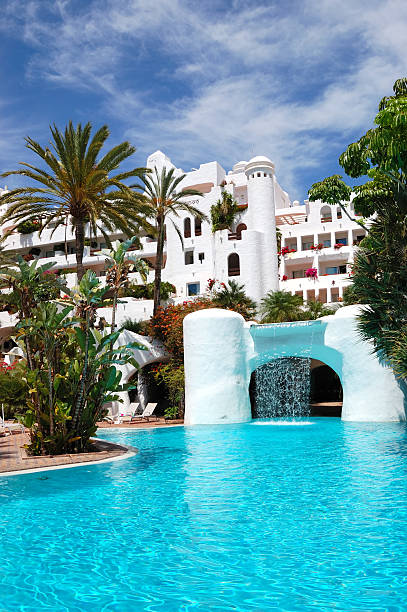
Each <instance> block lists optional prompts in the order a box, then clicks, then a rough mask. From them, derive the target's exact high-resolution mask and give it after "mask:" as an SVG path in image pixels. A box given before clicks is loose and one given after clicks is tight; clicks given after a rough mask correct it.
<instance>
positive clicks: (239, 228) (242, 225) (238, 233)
mask: <svg viewBox="0 0 407 612" xmlns="http://www.w3.org/2000/svg"><path fill="white" fill-rule="evenodd" d="M244 230H247V225H246V224H245V223H239V225H238V226H237V228H236V240H241V239H242V232H243V231H244Z"/></svg>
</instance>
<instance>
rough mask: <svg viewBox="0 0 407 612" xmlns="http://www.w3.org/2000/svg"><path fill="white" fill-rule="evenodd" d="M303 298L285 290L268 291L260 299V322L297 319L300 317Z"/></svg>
mask: <svg viewBox="0 0 407 612" xmlns="http://www.w3.org/2000/svg"><path fill="white" fill-rule="evenodd" d="M302 305H303V299H302V297H301V296H299V295H291V293H287V292H286V291H270V292H269V293H267V295H266V296H265V297H264V298H263V299H262V301H261V304H260V314H261V316H262V321H261V322H262V323H283V322H285V321H298V320H300V319H301V318H302V313H303V311H302V309H301V306H302Z"/></svg>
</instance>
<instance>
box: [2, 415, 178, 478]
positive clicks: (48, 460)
mask: <svg viewBox="0 0 407 612" xmlns="http://www.w3.org/2000/svg"><path fill="white" fill-rule="evenodd" d="M182 422H183V421H182V420H179V421H170V422H166V421H164V419H159V420H158V421H150V422H143V423H140V422H137V423H123V424H121V425H110V424H109V423H105V422H102V423H99V426H100V427H102V428H103V427H106V428H109V429H110V428H118V427H120V428H127V429H128V428H131V429H149V428H152V427H171V426H174V425H177V424H182ZM100 433H101V435H102V436H103V432H100ZM28 442H29V436H28V434H27V433H25V434H22V433H13V434H11V435H8V436H2V437H0V473H4V472H18V471H21V470H33V469H44V468H52V467H55V466H63V465H66V466H68V465H73V464H75V463H89V462H90V461H103V460H104V461H105V460H106V459H114V458H115V457H120V456H121V455H124V454H126V453H127V449H126V448H125V447H123V446H119V445H117V444H112V443H110V442H104V441H103V440H97V442H96V446H97V449H98V450H97V451H96V452H92V453H80V454H76V455H58V456H47V457H30V456H28V455H27V453H26V451H25V449H24V448H23V447H24V444H27V443H28Z"/></svg>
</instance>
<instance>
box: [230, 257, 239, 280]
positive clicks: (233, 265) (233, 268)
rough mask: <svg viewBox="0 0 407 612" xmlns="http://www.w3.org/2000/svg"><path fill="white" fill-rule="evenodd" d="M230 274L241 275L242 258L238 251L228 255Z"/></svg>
mask: <svg viewBox="0 0 407 612" xmlns="http://www.w3.org/2000/svg"><path fill="white" fill-rule="evenodd" d="M228 276H240V259H239V255H238V254H237V253H231V254H230V255H229V257H228Z"/></svg>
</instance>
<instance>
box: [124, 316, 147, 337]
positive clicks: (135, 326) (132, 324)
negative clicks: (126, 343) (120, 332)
mask: <svg viewBox="0 0 407 612" xmlns="http://www.w3.org/2000/svg"><path fill="white" fill-rule="evenodd" d="M148 325H149V323H148V321H136V320H135V319H125V320H124V321H123V323H122V324H121V327H122V329H127V330H128V331H131V332H133V333H135V334H140V335H141V336H147V335H148Z"/></svg>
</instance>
